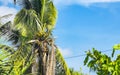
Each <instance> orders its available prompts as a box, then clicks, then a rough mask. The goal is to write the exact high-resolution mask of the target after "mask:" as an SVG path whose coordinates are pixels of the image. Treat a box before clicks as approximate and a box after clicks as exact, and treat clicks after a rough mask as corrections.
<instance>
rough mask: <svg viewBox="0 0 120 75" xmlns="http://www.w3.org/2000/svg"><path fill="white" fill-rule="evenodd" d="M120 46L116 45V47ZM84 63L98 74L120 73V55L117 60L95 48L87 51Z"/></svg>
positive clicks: (118, 74)
mask: <svg viewBox="0 0 120 75" xmlns="http://www.w3.org/2000/svg"><path fill="white" fill-rule="evenodd" d="M117 47H118V46H115V49H119V48H117ZM86 55H87V56H86V58H85V60H84V65H87V66H88V67H89V68H90V70H93V71H95V72H96V73H97V74H98V75H120V65H119V64H120V55H118V56H117V58H116V59H115V60H111V59H112V58H111V57H109V56H107V55H106V54H102V53H101V52H100V51H98V50H96V49H94V48H93V50H92V52H91V51H88V52H87V53H86Z"/></svg>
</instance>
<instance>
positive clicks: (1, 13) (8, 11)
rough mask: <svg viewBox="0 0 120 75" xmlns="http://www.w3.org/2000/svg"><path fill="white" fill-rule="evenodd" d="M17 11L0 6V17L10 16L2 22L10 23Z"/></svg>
mask: <svg viewBox="0 0 120 75" xmlns="http://www.w3.org/2000/svg"><path fill="white" fill-rule="evenodd" d="M16 13H17V10H16V9H15V8H11V7H7V6H0V17H1V16H4V15H8V14H12V16H10V17H9V18H6V19H3V21H5V22H6V21H12V20H13V18H14V17H15V14H16Z"/></svg>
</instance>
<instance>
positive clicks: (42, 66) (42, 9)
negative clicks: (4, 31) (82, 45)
mask: <svg viewBox="0 0 120 75" xmlns="http://www.w3.org/2000/svg"><path fill="white" fill-rule="evenodd" d="M18 1H20V2H19V3H20V4H21V5H22V6H23V8H22V9H21V10H20V12H19V13H18V14H17V15H16V17H15V21H14V25H15V26H14V28H15V29H16V30H19V32H20V36H21V37H22V38H20V40H21V41H22V42H21V44H22V45H24V44H26V43H28V44H32V45H31V48H32V55H34V63H33V65H32V73H33V74H36V75H39V74H42V75H48V73H49V75H54V73H55V72H54V68H55V65H54V64H55V56H54V55H55V47H54V39H53V36H52V33H51V32H52V30H53V28H54V25H55V20H56V9H55V7H54V5H53V3H52V1H51V0H22V1H21V0H18ZM15 2H16V1H15Z"/></svg>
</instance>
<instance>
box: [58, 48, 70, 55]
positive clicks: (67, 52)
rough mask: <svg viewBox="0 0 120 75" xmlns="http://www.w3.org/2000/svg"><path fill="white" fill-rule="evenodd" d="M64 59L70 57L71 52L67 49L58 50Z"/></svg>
mask: <svg viewBox="0 0 120 75" xmlns="http://www.w3.org/2000/svg"><path fill="white" fill-rule="evenodd" d="M59 49H60V51H61V53H62V55H63V56H64V57H69V56H71V55H72V51H71V50H70V49H69V48H59Z"/></svg>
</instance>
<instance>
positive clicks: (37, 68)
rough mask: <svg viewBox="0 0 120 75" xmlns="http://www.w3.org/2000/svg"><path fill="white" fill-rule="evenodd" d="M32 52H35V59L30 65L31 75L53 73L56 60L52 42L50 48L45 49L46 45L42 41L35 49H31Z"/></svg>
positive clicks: (49, 74)
mask: <svg viewBox="0 0 120 75" xmlns="http://www.w3.org/2000/svg"><path fill="white" fill-rule="evenodd" d="M38 47H39V48H38ZM48 49H49V48H48ZM48 52H50V53H48ZM33 54H35V60H34V63H33V66H32V74H33V75H55V63H56V61H55V47H54V43H53V42H52V44H51V48H50V50H47V46H46V44H44V43H42V45H41V46H38V45H37V49H35V50H34V51H33Z"/></svg>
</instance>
